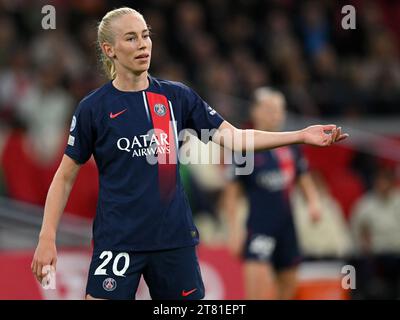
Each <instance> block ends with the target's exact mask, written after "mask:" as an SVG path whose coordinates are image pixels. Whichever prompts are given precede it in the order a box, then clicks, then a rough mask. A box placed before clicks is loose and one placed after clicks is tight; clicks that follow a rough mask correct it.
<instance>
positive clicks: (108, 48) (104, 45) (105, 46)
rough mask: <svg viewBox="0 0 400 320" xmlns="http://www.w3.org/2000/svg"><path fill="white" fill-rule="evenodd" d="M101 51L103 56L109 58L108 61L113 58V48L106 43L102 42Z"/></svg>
mask: <svg viewBox="0 0 400 320" xmlns="http://www.w3.org/2000/svg"><path fill="white" fill-rule="evenodd" d="M101 50H103V52H104V54H105V55H106V56H107V57H109V58H110V59H113V58H115V52H114V47H113V46H112V45H111V44H110V43H108V42H103V43H102V44H101Z"/></svg>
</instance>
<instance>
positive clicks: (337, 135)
mask: <svg viewBox="0 0 400 320" xmlns="http://www.w3.org/2000/svg"><path fill="white" fill-rule="evenodd" d="M341 134H342V128H341V127H339V128H337V130H336V134H335V137H334V140H333V142H335V141H337V139H339V137H340V135H341Z"/></svg>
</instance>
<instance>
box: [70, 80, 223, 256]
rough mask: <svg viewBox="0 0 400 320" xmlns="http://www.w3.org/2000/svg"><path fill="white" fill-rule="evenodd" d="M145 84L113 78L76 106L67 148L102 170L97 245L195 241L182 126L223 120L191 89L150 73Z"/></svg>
mask: <svg viewBox="0 0 400 320" xmlns="http://www.w3.org/2000/svg"><path fill="white" fill-rule="evenodd" d="M149 83H150V84H149V87H148V88H147V89H146V90H143V91H137V92H126V91H120V90H118V89H116V88H115V87H114V86H113V85H112V82H111V81H110V82H108V83H106V84H105V85H104V86H102V87H100V88H99V89H97V90H95V91H93V92H92V93H90V94H89V95H88V96H86V97H85V98H84V99H83V100H82V101H81V102H80V103H79V105H78V107H77V109H76V111H75V114H74V116H73V119H72V124H71V129H70V136H69V139H68V145H67V147H66V150H65V154H66V155H68V156H69V157H71V158H72V159H74V160H75V161H76V162H78V163H80V164H83V163H85V162H86V161H87V160H88V159H89V158H90V157H91V155H93V156H94V159H95V161H96V164H97V168H98V172H99V184H100V188H99V197H98V203H97V210H96V217H95V220H94V224H93V241H94V249H95V250H121V251H122V250H129V251H148V250H162V249H170V248H179V247H185V246H191V245H196V244H197V243H198V241H199V238H198V237H199V235H198V231H197V229H196V227H195V225H194V223H193V220H192V212H191V209H190V207H189V203H188V200H187V197H186V195H185V192H184V189H183V186H182V183H181V180H180V176H179V168H178V166H179V163H177V162H178V161H177V153H178V148H179V145H180V141H179V139H178V133H179V132H180V131H181V130H183V129H193V130H195V131H196V132H197V133H198V134H199V135H200V131H201V129H215V128H218V127H219V126H220V125H221V123H222V122H223V119H222V118H221V116H219V115H218V113H216V112H215V110H213V109H212V108H211V107H210V106H209V105H208V104H207V103H206V102H204V101H203V100H202V99H201V98H200V97H199V96H198V95H197V94H196V93H195V92H194V91H193V90H191V89H190V88H188V87H187V86H185V85H183V84H181V83H177V82H171V81H165V80H159V79H156V78H153V77H149Z"/></svg>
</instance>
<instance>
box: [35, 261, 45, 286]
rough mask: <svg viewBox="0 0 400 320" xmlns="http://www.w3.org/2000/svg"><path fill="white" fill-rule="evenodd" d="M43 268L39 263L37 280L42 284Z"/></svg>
mask: <svg viewBox="0 0 400 320" xmlns="http://www.w3.org/2000/svg"><path fill="white" fill-rule="evenodd" d="M42 268H43V265H42V264H41V263H39V262H38V263H37V265H36V279H38V281H39V282H42Z"/></svg>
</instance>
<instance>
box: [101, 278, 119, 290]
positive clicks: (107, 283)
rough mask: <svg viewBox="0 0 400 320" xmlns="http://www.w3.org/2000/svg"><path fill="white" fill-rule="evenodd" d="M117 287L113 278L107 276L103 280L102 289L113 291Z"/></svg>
mask: <svg viewBox="0 0 400 320" xmlns="http://www.w3.org/2000/svg"><path fill="white" fill-rule="evenodd" d="M116 287H117V281H115V280H114V279H113V278H107V279H105V280H104V281H103V289H104V290H106V291H114V290H115V288H116Z"/></svg>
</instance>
